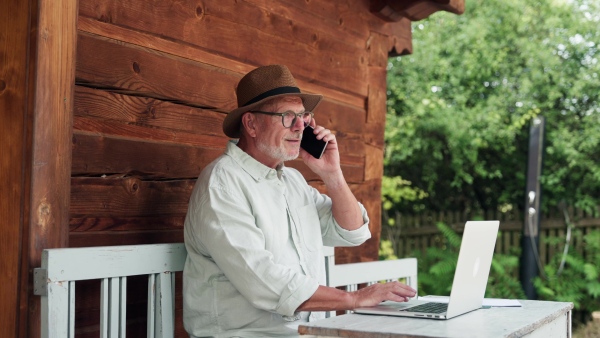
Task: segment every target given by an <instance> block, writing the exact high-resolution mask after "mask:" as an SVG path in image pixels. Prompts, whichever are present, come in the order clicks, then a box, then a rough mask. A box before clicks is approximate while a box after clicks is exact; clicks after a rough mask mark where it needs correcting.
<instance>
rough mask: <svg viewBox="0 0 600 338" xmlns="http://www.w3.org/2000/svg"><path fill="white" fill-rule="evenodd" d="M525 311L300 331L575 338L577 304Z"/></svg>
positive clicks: (374, 337) (355, 318)
mask: <svg viewBox="0 0 600 338" xmlns="http://www.w3.org/2000/svg"><path fill="white" fill-rule="evenodd" d="M520 302H521V304H522V305H523V306H522V307H494V308H488V309H479V310H476V311H473V312H469V313H466V314H464V315H461V316H458V317H455V318H452V319H449V320H432V319H422V318H406V317H390V316H379V315H361V314H355V313H352V314H346V315H341V316H337V317H332V318H327V319H323V320H319V321H316V322H312V323H305V324H302V325H300V326H299V327H298V332H299V333H300V334H301V335H306V336H307V337H311V336H312V337H365V338H417V337H419V338H421V337H428V338H429V337H461V338H462V337H477V338H479V337H486V338H495V337H507V338H508V337H510V338H512V337H528V338H534V337H543V338H551V337H568V338H570V337H571V310H572V309H573V303H563V302H547V301H533V300H520Z"/></svg>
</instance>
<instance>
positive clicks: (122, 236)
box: [69, 229, 183, 248]
mask: <svg viewBox="0 0 600 338" xmlns="http://www.w3.org/2000/svg"><path fill="white" fill-rule="evenodd" d="M180 242H183V231H182V230H179V229H178V230H162V231H154V230H153V231H93V232H72V233H70V234H69V246H70V247H72V248H82V247H91V246H105V245H136V244H156V243H180Z"/></svg>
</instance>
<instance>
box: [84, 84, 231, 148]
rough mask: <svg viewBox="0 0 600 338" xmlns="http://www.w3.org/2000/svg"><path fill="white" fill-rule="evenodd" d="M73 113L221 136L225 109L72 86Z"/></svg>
mask: <svg viewBox="0 0 600 338" xmlns="http://www.w3.org/2000/svg"><path fill="white" fill-rule="evenodd" d="M74 108H75V110H74V115H75V116H80V117H90V118H92V117H93V118H99V119H103V120H114V121H120V122H123V123H126V124H133V125H138V126H146V127H152V128H160V129H167V130H173V131H184V132H190V133H198V134H204V135H212V136H219V137H222V138H225V135H224V134H223V131H222V127H221V126H222V124H223V119H225V115H226V114H225V113H222V112H216V111H212V110H206V109H201V108H195V107H189V106H185V105H181V104H175V103H172V102H167V101H161V100H157V99H153V98H148V97H142V96H130V95H123V94H119V93H115V92H109V91H105V90H98V89H93V88H87V87H82V86H76V87H75V106H74Z"/></svg>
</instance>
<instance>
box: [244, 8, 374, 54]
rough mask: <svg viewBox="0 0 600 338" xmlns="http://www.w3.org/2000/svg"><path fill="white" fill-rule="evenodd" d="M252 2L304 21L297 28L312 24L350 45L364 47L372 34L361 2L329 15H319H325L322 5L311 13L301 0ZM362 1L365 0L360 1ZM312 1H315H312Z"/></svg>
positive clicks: (287, 16) (311, 26)
mask: <svg viewBox="0 0 600 338" xmlns="http://www.w3.org/2000/svg"><path fill="white" fill-rule="evenodd" d="M252 2H253V3H254V4H255V5H256V6H257V7H260V8H262V9H264V10H266V11H268V12H270V13H272V14H276V15H277V16H279V17H281V18H283V19H287V20H294V21H295V22H299V23H301V24H302V26H300V25H297V24H296V25H294V27H295V28H296V29H298V28H304V29H305V27H310V28H311V29H313V30H315V31H318V32H322V33H325V34H328V35H330V36H331V37H332V38H333V39H336V40H339V41H342V42H343V43H345V44H348V45H356V46H358V47H364V41H365V40H366V39H367V38H368V36H369V27H368V23H367V22H366V20H362V18H363V16H362V15H360V14H362V13H361V12H362V11H361V9H358V8H356V6H358V5H360V4H358V3H356V2H357V1H354V2H355V3H349V4H346V5H345V6H344V8H339V9H337V10H335V11H333V12H331V14H326V15H319V14H322V10H321V9H322V7H321V8H318V9H317V12H308V11H307V10H308V9H309V8H305V7H303V6H302V4H300V3H299V2H298V1H287V2H286V1H279V2H273V1H269V0H252ZM359 2H362V1H360V0H359ZM311 3H315V2H314V1H311ZM323 4H324V5H326V6H327V5H330V4H333V5H338V6H339V5H344V4H343V2H341V1H335V2H331V1H325V2H324V3H323ZM298 5H300V6H298ZM349 7H352V8H349ZM315 14H317V15H315ZM367 14H368V13H367ZM382 24H384V23H382Z"/></svg>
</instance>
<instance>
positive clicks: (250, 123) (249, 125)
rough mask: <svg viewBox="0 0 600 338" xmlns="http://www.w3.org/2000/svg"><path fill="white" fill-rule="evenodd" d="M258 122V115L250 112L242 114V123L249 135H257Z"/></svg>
mask: <svg viewBox="0 0 600 338" xmlns="http://www.w3.org/2000/svg"><path fill="white" fill-rule="evenodd" d="M257 123H258V121H256V115H254V114H252V113H249V112H248V113H244V115H242V125H243V126H244V129H246V133H247V134H248V136H250V137H256V127H257Z"/></svg>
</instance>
